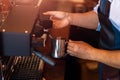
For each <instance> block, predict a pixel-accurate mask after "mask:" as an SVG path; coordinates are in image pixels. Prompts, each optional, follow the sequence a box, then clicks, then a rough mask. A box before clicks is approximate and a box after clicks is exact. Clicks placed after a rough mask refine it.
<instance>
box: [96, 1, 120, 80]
mask: <svg viewBox="0 0 120 80" xmlns="http://www.w3.org/2000/svg"><path fill="white" fill-rule="evenodd" d="M110 5H111V3H110V2H109V1H108V0H100V7H99V8H98V16H99V21H100V25H101V30H100V44H99V45H100V48H102V49H106V50H120V31H118V30H117V29H116V28H115V27H114V25H113V24H112V23H111V21H110V20H109V12H110ZM100 74H101V75H100V80H119V70H118V69H116V68H113V67H110V66H107V65H105V64H102V63H101V65H100Z"/></svg>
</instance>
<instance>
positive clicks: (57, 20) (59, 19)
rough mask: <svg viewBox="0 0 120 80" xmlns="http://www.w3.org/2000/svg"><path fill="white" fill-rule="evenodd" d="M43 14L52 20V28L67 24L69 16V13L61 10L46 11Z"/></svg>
mask: <svg viewBox="0 0 120 80" xmlns="http://www.w3.org/2000/svg"><path fill="white" fill-rule="evenodd" d="M43 14H44V15H50V20H52V21H53V27H54V28H63V27H66V26H67V25H69V23H70V18H69V13H67V12H63V11H48V12H45V13H43Z"/></svg>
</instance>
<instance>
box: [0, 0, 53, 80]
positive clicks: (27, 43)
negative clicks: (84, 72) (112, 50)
mask: <svg viewBox="0 0 120 80" xmlns="http://www.w3.org/2000/svg"><path fill="white" fill-rule="evenodd" d="M10 3H11V5H12V8H11V10H10V11H9V13H8V15H7V16H6V19H5V20H4V21H3V22H2V23H1V25H0V79H1V80H42V77H43V76H42V73H43V67H44V63H45V62H46V63H48V64H50V65H51V66H54V65H55V63H54V61H53V60H51V58H49V57H47V56H45V55H44V53H41V52H40V51H38V50H37V49H36V48H37V47H45V46H46V44H45V41H46V38H47V37H46V36H47V35H48V30H47V29H48V28H50V27H51V26H52V21H50V20H40V19H39V17H40V16H39V8H40V4H41V3H42V0H26V1H25V0H10ZM48 25H49V26H48Z"/></svg>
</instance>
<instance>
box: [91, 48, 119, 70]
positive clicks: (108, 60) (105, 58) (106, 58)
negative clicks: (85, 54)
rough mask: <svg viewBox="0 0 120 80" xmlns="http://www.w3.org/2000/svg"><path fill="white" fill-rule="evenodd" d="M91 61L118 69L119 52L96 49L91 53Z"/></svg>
mask: <svg viewBox="0 0 120 80" xmlns="http://www.w3.org/2000/svg"><path fill="white" fill-rule="evenodd" d="M93 60H96V61H98V62H102V63H104V64H107V65H109V66H112V67H115V68H119V69H120V50H114V51H108V50H100V49H96V50H95V52H94V53H93Z"/></svg>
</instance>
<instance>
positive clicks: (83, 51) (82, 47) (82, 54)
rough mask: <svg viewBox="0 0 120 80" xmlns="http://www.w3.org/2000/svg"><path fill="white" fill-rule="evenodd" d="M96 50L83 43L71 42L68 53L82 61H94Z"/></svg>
mask: <svg viewBox="0 0 120 80" xmlns="http://www.w3.org/2000/svg"><path fill="white" fill-rule="evenodd" d="M94 50H95V48H94V47H92V46H91V45H89V44H87V43H85V42H83V41H69V42H68V47H67V53H68V54H70V55H71V56H75V57H78V58H81V59H89V60H92V58H93V56H94V55H93V53H94Z"/></svg>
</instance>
